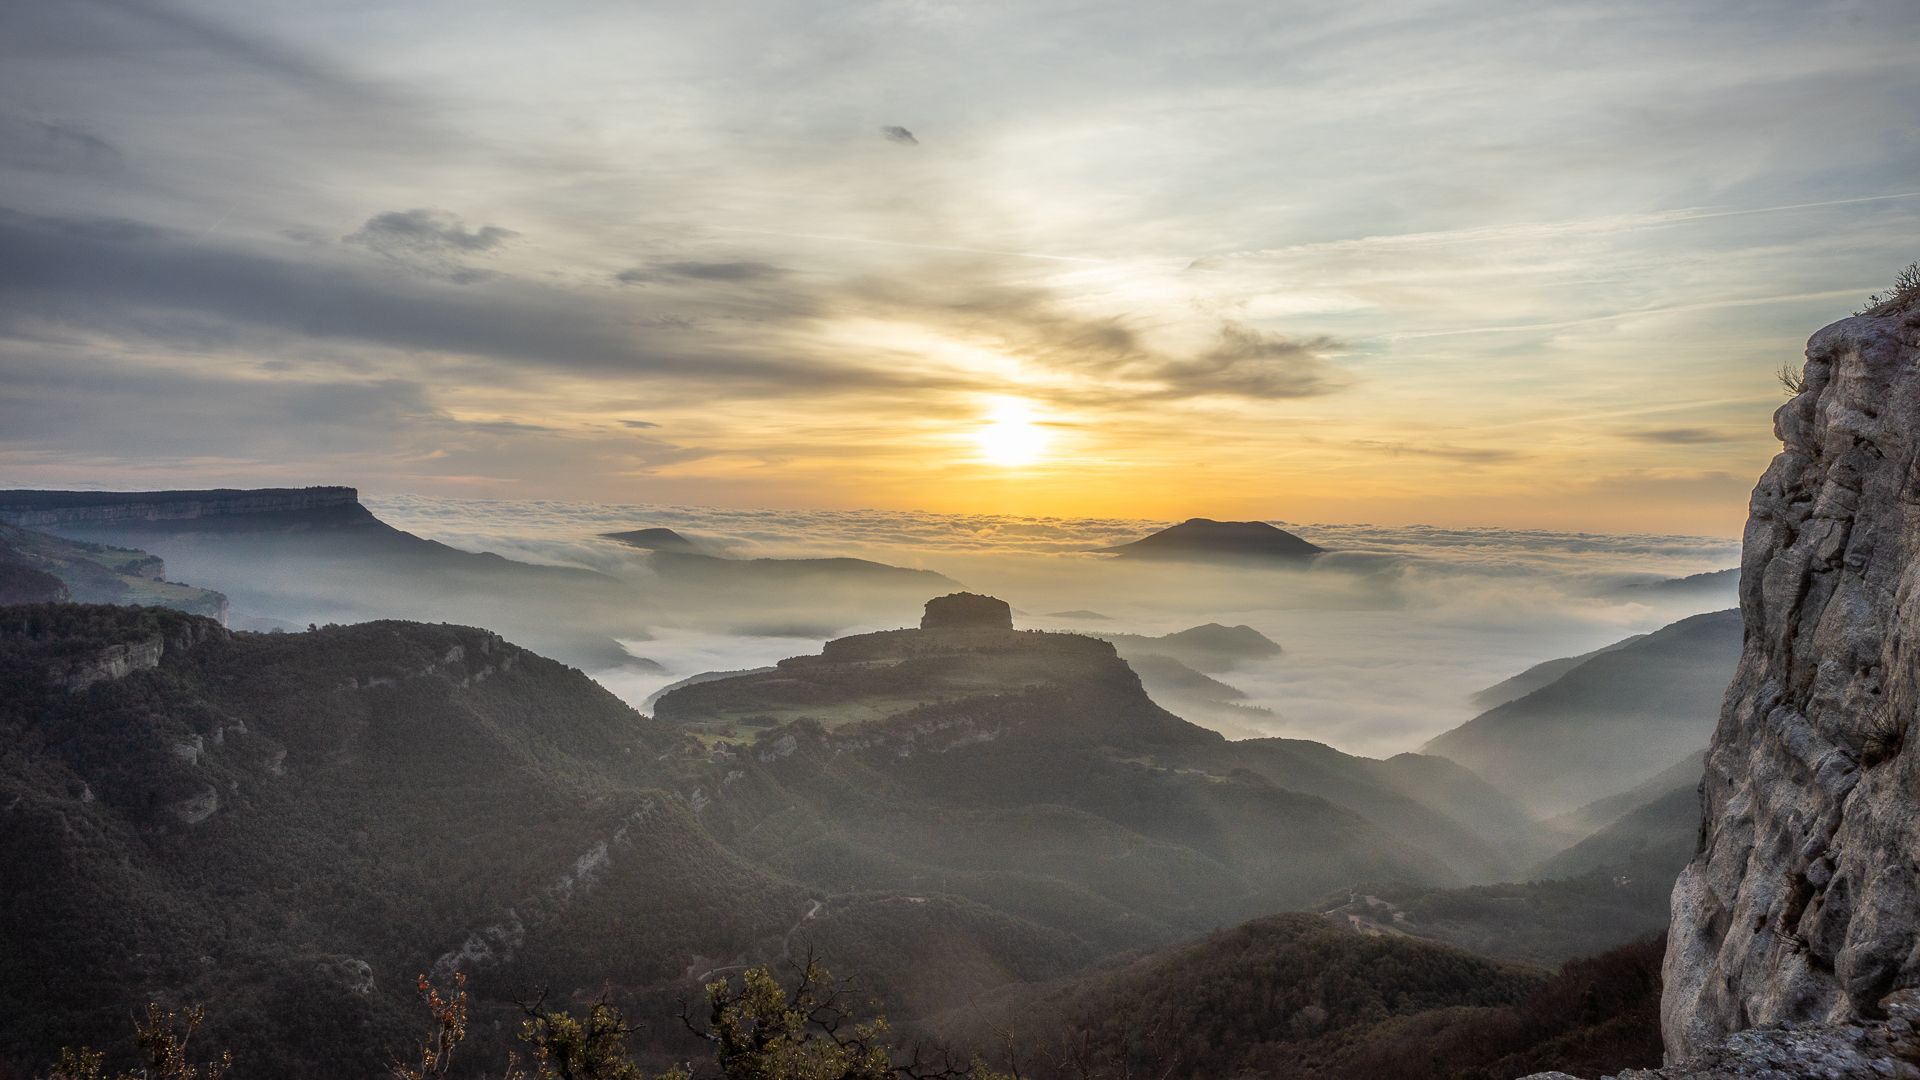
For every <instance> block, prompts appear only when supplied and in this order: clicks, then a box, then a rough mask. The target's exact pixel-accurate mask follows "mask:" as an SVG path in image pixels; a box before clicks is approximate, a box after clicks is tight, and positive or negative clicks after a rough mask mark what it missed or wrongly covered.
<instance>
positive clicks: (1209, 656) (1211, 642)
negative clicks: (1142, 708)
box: [1088, 623, 1282, 674]
mask: <svg viewBox="0 0 1920 1080" xmlns="http://www.w3.org/2000/svg"><path fill="white" fill-rule="evenodd" d="M1088 636H1089V637H1097V638H1099V639H1100V640H1102V641H1110V642H1112V643H1113V647H1114V648H1115V649H1117V650H1118V651H1119V653H1120V655H1121V656H1123V657H1125V658H1126V659H1127V660H1128V661H1132V660H1134V659H1136V658H1149V657H1166V658H1169V659H1172V660H1176V661H1179V662H1180V663H1181V664H1184V665H1186V666H1187V667H1190V668H1193V669H1194V670H1196V671H1202V672H1210V673H1214V674H1218V673H1220V672H1224V671H1231V670H1233V669H1234V668H1236V667H1240V666H1241V665H1243V664H1248V663H1253V662H1256V661H1260V660H1269V659H1272V658H1273V657H1276V656H1279V655H1280V654H1281V652H1282V649H1281V648H1280V645H1279V644H1278V643H1277V642H1275V641H1274V640H1273V639H1272V638H1269V637H1267V636H1266V635H1265V634H1262V633H1261V632H1260V631H1258V630H1255V629H1254V628H1253V627H1251V626H1222V625H1220V624H1219V623H1205V624H1203V625H1200V626H1190V627H1188V628H1186V629H1185V630H1177V631H1175V632H1173V633H1171V634H1161V635H1159V636H1157V637H1154V636H1148V635H1144V634H1105V633H1100V632H1098V631H1092V632H1089V633H1088Z"/></svg>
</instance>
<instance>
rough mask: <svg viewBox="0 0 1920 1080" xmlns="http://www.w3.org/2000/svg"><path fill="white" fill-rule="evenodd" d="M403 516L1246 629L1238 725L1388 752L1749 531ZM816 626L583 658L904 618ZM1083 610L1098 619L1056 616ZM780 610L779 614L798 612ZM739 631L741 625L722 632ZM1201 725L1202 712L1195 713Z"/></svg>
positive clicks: (793, 640) (1604, 624)
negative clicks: (1286, 542)
mask: <svg viewBox="0 0 1920 1080" xmlns="http://www.w3.org/2000/svg"><path fill="white" fill-rule="evenodd" d="M365 501H366V502H367V504H368V505H369V507H370V508H371V509H372V510H373V511H374V512H375V513H376V514H378V515H379V516H380V517H381V518H383V519H385V520H386V521H388V522H391V523H392V524H394V525H395V526H397V527H399V528H403V529H406V530H408V531H411V532H415V533H418V534H420V535H423V536H427V537H431V538H433V539H436V540H440V541H442V542H444V543H448V544H451V545H454V546H456V547H461V548H465V549H468V550H475V551H493V552H497V553H499V554H502V555H506V556H508V557H511V558H517V559H523V560H527V561H532V562H541V563H550V564H557V565H574V566H583V567H589V568H592V569H596V570H601V571H603V572H607V573H612V574H616V575H619V576H623V577H629V578H634V579H644V577H645V576H646V574H647V569H646V555H645V553H643V552H640V551H637V550H635V549H633V548H630V547H627V546H625V545H623V544H620V543H618V542H616V541H612V540H609V539H606V538H605V537H603V536H602V535H601V534H603V533H607V532H613V531H618V530H624V529H634V528H641V527H648V526H665V527H667V528H671V529H674V530H676V531H678V532H681V533H682V534H684V535H687V536H689V537H692V538H694V539H696V540H699V541H701V542H704V543H706V544H708V545H710V546H711V547H712V548H713V549H715V550H718V551H723V552H725V553H727V554H729V555H734V556H739V557H756V558H761V557H771V558H790V557H802V556H853V557H858V558H866V559H873V560H876V561H880V562H886V563H891V564H894V565H898V566H910V567H915V568H919V569H927V570H933V571H937V572H939V573H942V574H945V575H947V576H948V577H951V578H953V579H955V580H956V581H959V582H961V583H962V584H963V585H964V586H965V587H967V588H969V589H973V590H975V591H981V592H990V593H993V594H994V595H997V596H1001V597H1002V598H1004V599H1006V600H1007V601H1008V602H1010V603H1011V604H1013V606H1014V608H1015V610H1016V611H1017V612H1018V613H1019V616H1018V621H1019V623H1020V624H1021V625H1023V626H1028V627H1034V628H1039V629H1058V630H1082V631H1088V632H1094V633H1103V632H1108V631H1127V632H1135V633H1148V634H1157V633H1164V632H1167V631H1171V630H1179V629H1184V628H1185V627H1188V626H1192V625H1195V624H1198V623H1203V622H1220V623H1226V624H1229V625H1232V624H1237V623H1245V624H1247V625H1249V626H1252V627H1254V628H1255V629H1257V630H1259V631H1261V632H1262V633H1265V634H1266V635H1268V636H1269V637H1271V638H1273V639H1274V640H1275V641H1277V642H1279V643H1280V644H1281V645H1282V646H1283V647H1284V648H1285V650H1286V652H1285V655H1283V656H1281V657H1279V658H1277V659H1275V660H1273V661H1271V662H1264V663H1260V664H1258V665H1255V666H1252V667H1247V668H1243V669H1238V670H1235V671H1233V672H1229V673H1227V674H1226V675H1224V676H1223V678H1224V679H1225V680H1226V681H1228V682H1230V683H1232V684H1233V685H1235V686H1237V687H1239V688H1240V689H1242V690H1244V691H1246V692H1247V693H1248V695H1249V696H1250V698H1251V702H1250V703H1251V704H1256V705H1260V706H1264V707H1265V708H1268V709H1271V710H1272V711H1273V715H1272V717H1271V718H1270V719H1260V718H1258V717H1242V723H1243V726H1242V727H1240V728H1239V729H1237V730H1229V731H1228V732H1227V733H1228V734H1229V735H1231V736H1235V737H1243V736H1253V735H1279V736H1287V737H1295V738H1310V739H1315V740H1319V741H1322V742H1327V743H1331V744H1332V745H1334V746H1337V747H1339V748H1341V749H1343V750H1347V751H1349V752H1353V753H1362V754H1368V755H1373V756H1384V755H1389V754H1393V753H1398V752H1401V751H1406V750H1412V749H1416V748H1418V747H1419V746H1420V745H1421V744H1422V743H1424V742H1425V741H1426V740H1428V739H1430V738H1432V737H1433V736H1435V735H1438V734H1440V733H1441V732H1443V731H1445V730H1447V729H1448V728H1450V727H1453V726H1455V725H1457V724H1459V723H1461V722H1463V721H1465V720H1467V719H1470V718H1471V717H1472V716H1473V714H1474V712H1475V709H1474V708H1473V707H1472V705H1471V704H1470V703H1469V700H1468V699H1469V697H1470V696H1471V695H1472V694H1473V693H1474V692H1475V691H1478V690H1480V689H1482V688H1484V687H1486V686H1488V685H1491V684H1492V683H1495V682H1498V681H1500V680H1501V679H1504V678H1506V677H1508V676H1510V675H1512V674H1515V673H1516V672H1518V671H1520V670H1522V669H1524V668H1526V667H1528V666H1530V665H1532V664H1535V663H1538V662H1540V661H1542V660H1548V659H1552V658H1555V657H1559V656H1569V655H1574V654H1577V653H1582V652H1586V651H1588V650H1591V649H1594V648H1597V647H1599V646H1601V645H1605V644H1608V643H1610V642H1613V641H1617V640H1619V639H1620V638H1623V637H1626V636H1628V635H1631V634H1637V633H1643V632H1646V631H1650V630H1655V629H1658V628H1659V627H1661V626H1664V625H1666V624H1668V623H1670V622H1673V621H1674V620H1676V619H1679V618H1682V617H1684V616H1686V615H1690V614H1695V613H1697V612H1699V611H1705V610H1712V609H1714V608H1719V607H1728V606H1731V605H1732V597H1731V592H1730V590H1728V591H1727V592H1726V593H1724V594H1718V595H1712V596H1705V597H1693V598H1685V597H1681V598H1673V597H1661V596H1658V595H1646V594H1634V593H1621V592H1620V591H1619V587H1620V586H1622V585H1626V584H1631V583H1635V582H1646V581H1655V580H1660V579H1665V578H1672V577H1681V576H1685V575H1689V574H1695V573H1701V572H1704V571H1710V570H1719V569H1725V568H1727V567H1731V566H1734V565H1736V564H1737V563H1738V561H1739V545H1738V543H1737V541H1734V540H1731V539H1725V538H1717V537H1691V536H1626V535H1603V534H1591V533H1565V532H1550V531H1541V530H1514V529H1458V528H1439V527H1433V526H1424V525H1407V526H1377V525H1350V524H1302V523H1284V522H1275V524H1278V525H1281V526H1282V527H1284V528H1287V529H1289V530H1290V531H1293V532H1296V533H1298V534H1300V535H1301V536H1304V537H1306V538H1307V539H1309V540H1312V541H1313V542H1315V543H1317V544H1320V545H1322V546H1323V547H1325V548H1327V549H1329V554H1328V555H1325V556H1322V557H1321V558H1320V559H1318V560H1316V561H1315V563H1314V564H1313V566H1312V567H1311V568H1310V569H1307V570H1300V571H1273V572H1258V571H1245V570H1230V569H1223V568H1210V567H1201V566H1192V565H1184V564H1161V563H1154V564H1148V565H1140V564H1137V563H1132V562H1127V561H1121V560H1115V559H1114V558H1112V557H1111V556H1108V555H1105V554H1101V553H1099V550H1098V549H1100V548H1104V547H1109V546H1112V545H1115V544H1119V543H1124V542H1126V541H1129V540H1134V539H1138V538H1139V537H1141V536H1145V535H1147V534H1148V533H1150V532H1153V531H1154V530H1156V529H1159V528H1164V527H1165V526H1167V525H1169V524H1172V523H1171V522H1166V521H1152V520H1132V519H1119V518H1078V519H1076V518H1042V517H1017V516H1009V515H989V514H969V515H956V514H931V513H920V512H912V511H893V510H752V509H731V508H715V507H688V506H660V505H644V504H637V505H606V504H593V503H563V502H551V501H541V500H525V501H494V500H466V499H450V498H440V497H428V496H419V495H386V496H369V497H367V498H366V500H365ZM841 599H843V598H836V597H823V598H822V606H823V609H826V608H834V617H832V618H828V619H827V620H826V621H827V622H828V623H830V624H831V625H830V626H823V627H821V628H819V629H818V630H817V631H808V630H804V629H798V628H796V629H792V630H789V631H786V632H780V631H779V630H778V629H775V630H772V631H770V630H768V629H766V628H759V629H755V630H753V631H752V632H739V628H740V627H745V626H751V625H752V624H753V621H754V620H753V619H752V618H751V613H742V612H739V611H730V612H726V613H724V614H723V615H716V614H715V613H714V612H711V611H706V610H700V609H697V608H694V607H692V606H688V607H687V609H686V610H679V611H676V610H650V611H649V612H647V613H646V614H645V616H644V619H645V625H644V626H641V625H636V627H635V633H634V635H633V637H632V638H630V639H627V640H624V641H623V644H624V645H625V646H626V647H627V648H628V650H629V651H630V652H632V653H633V654H635V655H637V656H644V657H646V658H647V659H649V660H652V661H654V662H656V663H657V664H659V665H660V666H661V667H662V668H663V669H664V671H663V672H641V671H636V670H634V669H631V668H621V669H614V670H608V671H598V672H593V674H594V675H595V677H596V678H598V679H600V680H601V681H602V682H603V683H604V684H606V685H607V686H608V687H609V689H612V690H613V691H614V692H615V693H618V694H620V695H621V696H622V697H623V698H625V699H627V700H629V701H631V702H633V703H634V704H635V705H644V703H645V701H646V699H647V697H648V696H649V695H650V694H652V693H654V692H656V691H658V690H659V689H660V688H662V687H664V686H666V685H668V684H670V683H672V682H674V681H677V680H678V679H681V678H684V677H686V676H688V675H693V674H696V673H698V672H702V671H713V670H735V669H743V668H753V667H761V666H765V665H768V664H771V663H774V662H775V661H777V660H780V659H782V658H784V657H787V656H792V655H796V654H799V653H806V652H813V651H816V650H817V649H818V648H819V645H820V642H821V640H823V639H824V638H825V637H827V636H836V635H839V634H844V633H851V632H858V631H861V630H868V629H879V628H882V627H883V626H885V625H899V624H900V622H901V619H900V617H899V616H898V615H897V614H890V616H888V617H882V616H878V615H875V616H871V617H866V616H862V615H860V614H853V615H849V614H848V613H847V610H848V609H846V608H845V606H844V605H837V604H836V603H835V602H836V601H838V600H841ZM1079 611H1091V612H1096V613H1098V614H1099V615H1100V616H1103V618H1100V619H1093V618H1089V617H1086V616H1081V615H1064V614H1059V613H1067V612H1079ZM790 616H791V613H782V617H781V619H780V620H776V623H782V622H784V623H791V622H792V621H793V620H792V619H791V617H790ZM728 623H731V624H733V625H732V626H731V627H730V626H728V625H723V624H728ZM1196 719H1198V718H1196Z"/></svg>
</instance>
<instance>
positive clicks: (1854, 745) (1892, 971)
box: [1662, 304, 1920, 1061]
mask: <svg viewBox="0 0 1920 1080" xmlns="http://www.w3.org/2000/svg"><path fill="white" fill-rule="evenodd" d="M1906 307H1907V310H1900V309H1899V306H1898V305H1883V306H1882V307H1881V308H1877V309H1875V310H1874V311H1872V312H1869V313H1868V314H1866V315H1863V316H1858V317H1855V318H1851V319H1846V320H1843V321H1841V322H1838V323H1835V324H1833V325H1832V326H1829V327H1827V328H1825V329H1823V330H1821V331H1820V332H1819V333H1817V334H1815V335H1814V336H1813V339H1812V340H1811V341H1810V342H1809V343H1808V346H1807V363H1806V368H1805V383H1804V388H1803V389H1802V390H1801V391H1800V392H1799V393H1798V394H1796V395H1795V396H1794V397H1793V399H1792V400H1791V401H1789V402H1787V404H1786V405H1784V406H1782V407H1781V409H1780V410H1779V411H1778V412H1777V413H1776V414H1775V416H1774V428H1775V433H1776V434H1777V435H1778V437H1779V438H1780V441H1781V443H1782V444H1783V449H1782V450H1781V452H1780V454H1779V455H1778V456H1777V457H1775V458H1774V460H1773V463H1772V465H1771V466H1770V467H1769V468H1768V469H1767V472H1766V474H1765V475H1764V476H1763V477H1762V478H1761V480H1760V483H1759V485H1758V486H1757V487H1756V488H1755V489H1754V492H1753V499H1752V504H1751V511H1750V516H1749V518H1748V521H1747V526H1746V534H1745V539H1744V554H1743V557H1742V560H1741V584H1740V607H1741V612H1742V614H1743V616H1744V620H1745V624H1746V638H1745V643H1744V646H1743V651H1742V655H1741V659H1740V665H1739V668H1738V671H1737V672H1736V674H1735V676H1734V680H1733V683H1732V685H1731V686H1730V687H1729V688H1728V691H1727V696H1726V699H1725V702H1724V704H1723V706H1722V710H1721V716H1720V722H1719V727H1718V729H1717V731H1716V732H1715V735H1714V738H1713V744H1712V747H1711V749H1710V750H1709V752H1708V755H1707V767H1706V779H1705V787H1704V790H1705V798H1706V826H1705V830H1704V833H1703V835H1702V838H1701V847H1700V850H1699V851H1698V853H1697V854H1696V855H1695V857H1694V860H1693V862H1692V863H1691V864H1690V865H1689V866H1688V867H1687V868H1686V870H1685V871H1684V872H1683V873H1682V874H1681V876H1680V879H1679V881H1678V882H1677V883H1676V885H1675V887H1674V893H1673V909H1672V910H1673V924H1672V931H1671V936H1670V938H1669V945H1668V951H1667V957H1666V964H1665V981H1666V991H1665V996H1664V999H1663V1005H1662V1021H1663V1029H1664V1032H1665V1037H1666V1044H1667V1056H1668V1060H1669V1061H1682V1060H1686V1059H1688V1058H1692V1057H1694V1056H1696V1055H1698V1054H1699V1053H1701V1052H1703V1051H1704V1050H1706V1049H1707V1048H1709V1047H1711V1046H1712V1045H1714V1044H1715V1043H1717V1042H1718V1041H1719V1040H1720V1039H1722V1038H1723V1037H1725V1036H1726V1035H1727V1034H1728V1033H1730V1032H1734V1031H1738V1030H1741V1029H1743V1028H1748V1027H1752V1026H1756V1025H1765V1024H1772V1023H1779V1022H1825V1023H1845V1022H1850V1021H1854V1020H1858V1019H1862V1018H1866V1019H1872V1018H1877V1017H1879V1016H1881V1015H1882V1014H1883V1011H1884V1010H1883V1007H1882V1005H1881V1002H1882V1000H1883V999H1884V998H1885V997H1886V996H1887V995H1888V994H1889V993H1890V992H1892V991H1895V990H1899V989H1903V988H1908V987H1913V986H1915V985H1916V984H1920V950H1917V948H1916V944H1917V942H1916V934H1915V929H1916V923H1920V747H1916V745H1915V743H1916V741H1917V740H1915V739H1913V738H1911V737H1910V736H1909V732H1910V728H1911V727H1912V724H1913V718H1914V713H1915V709H1916V707H1920V305H1913V304H1908V305H1906Z"/></svg>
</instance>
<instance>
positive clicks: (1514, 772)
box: [1422, 611, 1741, 815]
mask: <svg viewBox="0 0 1920 1080" xmlns="http://www.w3.org/2000/svg"><path fill="white" fill-rule="evenodd" d="M1740 638H1741V624H1740V615H1739V613H1738V612H1735V611H1722V612H1714V613H1712V614H1708V615H1696V616H1694V617H1692V618H1689V619H1683V620H1681V621H1680V622H1677V623H1674V624H1673V625H1671V626H1668V627H1665V628H1663V629H1661V630H1658V631H1656V632H1654V633H1652V634H1648V635H1647V636H1646V637H1644V638H1642V639H1641V640H1639V641H1635V642H1633V643H1631V644H1628V645H1624V646H1622V647H1620V648H1618V649H1614V650H1611V651H1605V652H1602V653H1600V654H1599V655H1596V656H1594V657H1593V658H1591V659H1589V660H1588V661H1586V662H1585V663H1583V664H1580V665H1579V666H1577V667H1575V668H1573V669H1572V670H1571V671H1568V672H1567V673H1566V674H1564V675H1562V676H1561V677H1560V678H1558V679H1556V680H1554V681H1553V682H1552V683H1549V684H1548V685H1546V686H1543V687H1541V688H1540V689H1538V690H1535V691H1533V692H1532V693H1530V694H1527V695H1525V696H1523V697H1521V698H1518V699H1516V700H1514V701H1511V702H1508V703H1507V704H1505V705H1501V706H1499V707H1497V708H1494V709H1491V710H1489V711H1487V712H1485V713H1483V714H1481V715H1480V716H1478V717H1475V718H1474V719H1472V720H1470V721H1468V722H1467V723H1465V724H1462V725H1461V726H1459V727H1457V728H1454V729H1453V730H1452V731H1449V732H1447V733H1446V734H1444V735H1441V736H1440V737H1439V738H1437V739H1435V740H1433V741H1432V742H1430V743H1428V744H1427V745H1426V746H1425V747H1423V748H1422V749H1423V751H1424V752H1426V753H1430V754H1439V755H1441V756H1443V757H1448V758H1452V759H1453V760H1455V761H1458V762H1460V763H1461V764H1463V765H1465V766H1467V767H1468V768H1470V769H1472V770H1473V771H1474V772H1476V773H1479V774H1480V775H1481V776H1483V777H1485V778H1486V779H1487V780H1488V781H1489V782H1490V783H1492V784H1493V785H1494V786H1495V787H1498V788H1500V789H1501V790H1503V791H1505V792H1507V793H1508V794H1510V795H1512V796H1514V797H1515V798H1517V799H1519V800H1521V801H1522V802H1523V803H1525V804H1527V805H1528V806H1529V807H1530V808H1532V809H1533V810H1534V811H1535V812H1536V813H1539V814H1543V815H1551V814H1558V813H1564V812H1566V811H1568V810H1572V809H1574V808H1577V807H1579V806H1582V805H1584V804H1586V803H1589V802H1591V801H1593V800H1595V799H1598V798H1602V797H1604V796H1606V795H1610V794H1615V793H1617V792H1621V791H1625V790H1627V789H1629V788H1632V787H1634V786H1635V785H1637V784H1640V783H1641V782H1643V781H1645V780H1647V779H1649V778H1651V777H1652V776H1654V775H1655V774H1657V773H1659V772H1661V771H1662V770H1664V769H1666V768H1668V767H1670V766H1672V765H1673V764H1674V763H1675V762H1676V761H1678V760H1680V759H1682V758H1684V757H1686V756H1688V755H1690V754H1693V753H1696V752H1697V751H1699V750H1700V748H1701V747H1703V746H1704V745H1705V744H1706V742H1707V739H1708V738H1709V737H1710V736H1711V735H1712V732H1713V725H1714V719H1715V717H1717V716H1718V715H1719V708H1720V699H1721V697H1722V696H1723V695H1724V693H1725V691H1726V683H1727V680H1728V678H1729V677H1730V675H1731V673H1732V671H1733V666H1734V663H1735V661H1736V659H1737V658H1738V656H1739V652H1740Z"/></svg>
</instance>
